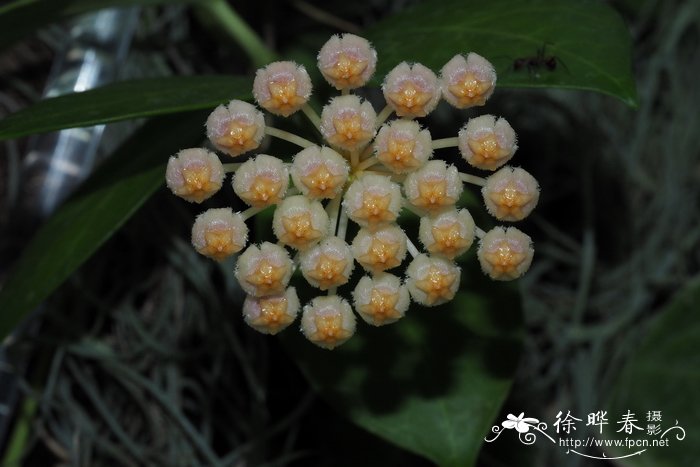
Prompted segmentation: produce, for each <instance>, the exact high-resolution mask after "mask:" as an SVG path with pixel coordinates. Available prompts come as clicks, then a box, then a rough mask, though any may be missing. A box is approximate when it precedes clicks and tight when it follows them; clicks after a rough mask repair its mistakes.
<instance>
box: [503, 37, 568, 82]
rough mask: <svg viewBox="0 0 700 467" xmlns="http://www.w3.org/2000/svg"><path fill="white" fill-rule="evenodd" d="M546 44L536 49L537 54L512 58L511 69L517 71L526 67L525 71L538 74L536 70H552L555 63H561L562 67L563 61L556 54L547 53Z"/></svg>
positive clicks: (555, 65) (554, 67) (555, 67)
mask: <svg viewBox="0 0 700 467" xmlns="http://www.w3.org/2000/svg"><path fill="white" fill-rule="evenodd" d="M546 48H547V44H544V45H543V46H542V47H540V48H538V49H537V54H536V55H532V56H530V57H521V58H516V59H515V60H513V71H519V70H522V69H523V68H527V71H528V72H529V73H531V74H535V76H538V73H537V72H538V71H539V70H541V69H546V70H548V71H554V70H556V69H557V65H558V64H561V65H562V66H563V67H564V68H566V65H564V62H562V61H561V59H560V58H559V57H557V56H556V55H547V54H546V53H545V50H546Z"/></svg>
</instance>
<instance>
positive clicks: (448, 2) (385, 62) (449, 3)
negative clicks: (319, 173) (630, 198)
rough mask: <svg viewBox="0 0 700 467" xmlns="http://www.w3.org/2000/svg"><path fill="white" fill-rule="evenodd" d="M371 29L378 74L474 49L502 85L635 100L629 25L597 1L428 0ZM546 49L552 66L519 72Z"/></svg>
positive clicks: (434, 63) (436, 66)
mask: <svg viewBox="0 0 700 467" xmlns="http://www.w3.org/2000/svg"><path fill="white" fill-rule="evenodd" d="M366 35H367V37H368V39H370V40H372V41H373V42H374V45H375V47H376V48H377V51H378V53H379V63H378V73H377V75H378V76H380V77H381V76H384V75H385V74H386V73H387V72H388V71H389V70H391V68H393V67H394V66H396V65H397V64H398V63H400V62H402V61H404V60H406V61H417V62H421V63H423V64H425V65H426V66H428V67H430V68H432V69H433V70H434V71H439V70H440V69H441V68H442V66H443V65H444V64H445V63H446V62H447V61H448V60H449V59H450V58H452V56H454V55H455V54H457V53H467V52H470V51H473V52H476V53H478V54H480V55H483V56H484V57H486V58H487V59H489V60H490V61H491V62H492V63H493V64H494V66H495V67H496V70H497V71H498V80H499V81H498V82H499V85H501V86H512V87H560V88H569V89H584V90H591V91H597V92H601V93H604V94H608V95H611V96H615V97H617V98H619V99H622V100H623V101H624V102H625V103H627V104H628V105H631V106H636V104H637V94H636V88H635V83H634V79H633V77H632V66H631V40H630V36H629V33H628V30H627V27H626V26H625V24H624V22H623V21H622V19H621V18H620V17H619V16H618V15H617V13H616V12H615V11H614V10H613V9H612V8H611V7H609V6H608V5H606V4H605V3H604V2H600V1H597V0H530V1H527V2H523V1H519V0H489V1H483V0H478V1H477V0H430V1H425V2H421V3H420V4H418V5H416V6H415V7H413V8H410V9H407V10H405V11H404V12H402V13H399V14H397V15H394V16H391V17H389V18H387V19H386V20H384V21H380V22H379V23H377V24H376V25H375V26H373V27H372V28H371V29H370V30H369V31H368V32H367V34H366ZM545 46H546V47H545ZM543 47H545V48H544V56H545V57H549V56H554V57H556V59H555V62H556V66H555V69H554V70H550V69H548V67H547V66H546V65H545V64H540V65H539V66H534V67H529V68H528V67H524V68H522V69H519V70H517V71H516V70H514V67H513V64H514V61H515V60H516V59H521V58H536V57H537V55H538V51H541V50H542V48H543ZM536 62H537V61H536Z"/></svg>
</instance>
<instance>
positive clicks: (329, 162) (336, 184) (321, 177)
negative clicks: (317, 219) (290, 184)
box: [291, 146, 349, 199]
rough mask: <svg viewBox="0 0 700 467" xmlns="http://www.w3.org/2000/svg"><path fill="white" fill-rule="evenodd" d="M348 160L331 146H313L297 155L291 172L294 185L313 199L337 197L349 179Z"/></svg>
mask: <svg viewBox="0 0 700 467" xmlns="http://www.w3.org/2000/svg"><path fill="white" fill-rule="evenodd" d="M348 172H349V167H348V163H347V161H346V160H345V159H344V158H343V156H341V155H340V154H338V153H337V152H335V151H334V150H332V149H331V148H329V147H325V146H324V147H319V146H311V147H308V148H306V149H304V150H303V151H301V152H300V153H298V154H297V155H296V156H294V163H293V164H292V168H291V173H292V180H293V181H294V185H295V186H296V187H297V188H298V189H299V191H301V192H302V194H304V196H307V197H309V198H311V199H319V198H335V197H336V196H337V195H338V194H339V193H340V192H341V190H342V189H343V186H345V182H346V181H347V180H348Z"/></svg>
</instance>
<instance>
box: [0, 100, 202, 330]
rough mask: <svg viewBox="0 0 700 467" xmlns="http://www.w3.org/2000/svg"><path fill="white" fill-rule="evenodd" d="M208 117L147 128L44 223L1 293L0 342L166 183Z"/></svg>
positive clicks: (198, 115)
mask: <svg viewBox="0 0 700 467" xmlns="http://www.w3.org/2000/svg"><path fill="white" fill-rule="evenodd" d="M205 118H206V114H205V113H202V112H196V113H192V114H187V115H185V116H170V117H161V118H160V119H157V120H154V121H152V122H149V123H147V124H146V125H144V126H143V127H142V128H141V129H140V130H139V131H138V132H137V133H136V134H134V135H133V136H132V137H131V138H130V139H129V140H128V141H127V142H126V143H124V144H123V145H122V146H121V148H120V149H119V150H118V151H117V152H116V153H115V154H114V155H113V156H112V158H110V159H109V160H108V161H107V162H106V163H105V164H104V165H103V166H101V167H100V168H99V169H98V170H97V171H96V172H95V174H94V175H93V176H92V177H91V178H90V179H89V180H87V182H86V183H85V185H84V186H83V187H81V189H80V191H79V192H78V193H76V195H75V196H73V197H72V198H71V199H69V200H68V201H67V202H66V203H65V204H64V205H63V206H62V207H61V208H59V210H58V211H57V212H56V213H55V214H54V216H53V217H51V218H50V219H49V220H48V221H47V222H46V224H44V225H43V226H42V227H41V228H40V229H39V231H38V232H37V234H36V235H35V237H34V238H33V239H32V240H31V242H30V243H29V245H28V246H27V248H26V250H25V251H24V252H23V254H22V256H21V257H20V259H19V260H18V263H17V265H16V266H15V270H14V274H13V275H12V276H11V277H10V278H9V279H8V280H7V282H6V283H5V285H4V287H3V289H2V290H0V310H2V311H1V312H0V340H1V339H3V338H4V337H5V336H7V335H8V333H10V332H11V331H12V329H13V328H14V327H15V326H16V325H17V324H18V323H19V321H20V320H21V319H22V318H23V317H24V316H25V315H26V314H27V313H28V312H30V311H31V310H32V309H34V308H35V307H36V306H37V305H39V304H40V303H41V302H42V301H43V300H44V299H46V298H47V297H48V296H49V295H50V294H51V293H52V292H53V291H54V290H56V288H58V287H59V286H60V285H61V284H62V283H63V282H64V281H65V280H66V279H67V278H68V276H69V275H70V274H71V273H73V271H75V269H76V268H78V267H79V266H80V265H81V264H82V263H83V262H85V261H86V260H87V259H88V258H89V257H90V256H91V255H92V254H93V253H95V251H97V249H98V248H99V247H100V246H101V245H102V244H103V243H104V242H105V241H107V239H109V238H110V237H111V236H112V235H113V234H114V232H115V231H116V230H117V229H118V228H119V227H120V226H121V225H122V224H124V222H126V221H127V219H129V218H130V217H131V216H132V215H133V214H134V213H135V212H136V210H137V209H138V208H139V207H140V206H141V205H142V204H143V203H144V202H146V200H147V199H148V198H149V197H150V196H151V195H152V194H153V192H154V191H155V190H156V189H157V188H158V187H160V186H161V185H162V184H163V180H164V178H163V177H164V173H165V163H166V162H167V158H168V156H169V155H170V154H173V153H174V152H176V151H177V150H179V149H181V148H182V147H187V146H191V145H193V144H196V143H197V142H199V141H200V140H201V139H202V122H203V121H204V119H205Z"/></svg>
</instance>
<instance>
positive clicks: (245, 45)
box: [201, 0, 277, 67]
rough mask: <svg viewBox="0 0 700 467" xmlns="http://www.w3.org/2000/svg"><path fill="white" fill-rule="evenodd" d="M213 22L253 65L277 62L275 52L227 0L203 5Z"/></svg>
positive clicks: (211, 0)
mask: <svg viewBox="0 0 700 467" xmlns="http://www.w3.org/2000/svg"><path fill="white" fill-rule="evenodd" d="M201 6H202V8H204V9H205V10H206V11H207V12H209V14H210V15H211V18H212V20H214V21H216V22H218V23H219V25H220V26H221V28H222V29H223V30H224V32H226V34H228V35H229V36H230V37H231V38H232V39H233V40H234V41H235V42H236V43H237V44H238V45H240V46H241V48H242V49H243V50H245V52H246V53H247V54H248V56H249V57H250V60H251V61H252V62H253V65H255V66H256V67H262V66H264V65H267V64H268V63H270V62H274V61H275V60H276V58H277V57H276V55H275V53H274V52H273V51H271V50H270V49H268V48H267V46H266V45H265V44H264V43H263V41H262V40H261V39H260V38H259V37H258V35H257V34H256V33H255V31H254V30H253V29H252V28H251V27H250V26H248V24H247V23H246V22H245V21H243V19H242V18H241V17H240V16H239V15H238V13H237V12H236V11H235V10H234V9H233V8H231V6H230V5H229V4H228V3H227V2H226V0H210V1H208V2H203V3H202V4H201Z"/></svg>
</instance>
